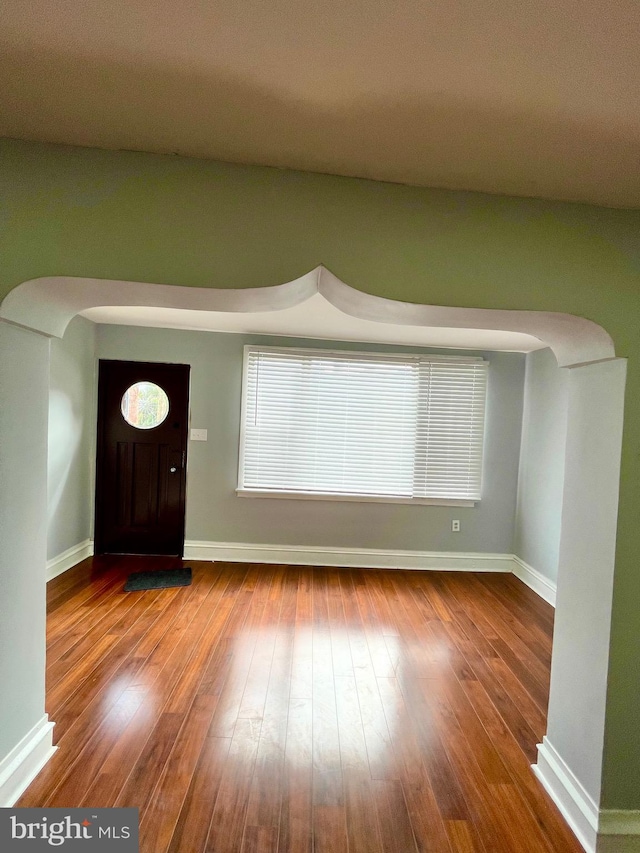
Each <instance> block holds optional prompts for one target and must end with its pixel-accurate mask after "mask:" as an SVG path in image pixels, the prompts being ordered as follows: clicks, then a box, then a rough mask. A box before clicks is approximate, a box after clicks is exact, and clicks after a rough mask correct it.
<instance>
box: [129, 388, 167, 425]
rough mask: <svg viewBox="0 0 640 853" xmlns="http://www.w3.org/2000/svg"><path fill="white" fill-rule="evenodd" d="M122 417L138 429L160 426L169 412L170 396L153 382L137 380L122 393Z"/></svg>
mask: <svg viewBox="0 0 640 853" xmlns="http://www.w3.org/2000/svg"><path fill="white" fill-rule="evenodd" d="M120 411H121V412H122V417H123V418H124V419H125V421H126V422H127V423H128V424H131V426H132V427H136V429H153V428H154V427H157V426H160V424H161V423H162V422H163V421H164V420H165V419H166V417H167V415H168V414H169V398H168V397H167V395H166V394H165V392H164V391H163V390H162V388H161V387H160V386H159V385H156V384H155V383H153V382H136V383H135V385H131V386H130V387H129V388H127V390H126V391H125V392H124V394H123V395H122V402H121V403H120Z"/></svg>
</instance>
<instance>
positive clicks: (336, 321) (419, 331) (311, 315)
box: [82, 293, 547, 352]
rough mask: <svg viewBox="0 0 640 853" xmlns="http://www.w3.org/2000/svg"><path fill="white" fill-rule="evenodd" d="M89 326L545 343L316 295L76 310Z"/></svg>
mask: <svg viewBox="0 0 640 853" xmlns="http://www.w3.org/2000/svg"><path fill="white" fill-rule="evenodd" d="M82 315H83V316H84V317H87V318H88V319H89V320H92V321H93V322H94V323H119V324H121V325H125V326H154V327H158V328H163V329H192V330H193V329H197V330H204V331H217V332H241V333H245V334H262V335H278V336H288V337H297V338H316V339H321V340H335V341H370V342H373V343H386V344H401V345H406V346H421V347H454V348H456V349H474V350H504V351H507V352H532V351H533V350H536V349H541V348H542V347H545V346H547V344H545V343H543V342H542V341H540V340H539V339H538V338H535V337H533V335H527V334H524V333H522V332H507V331H502V330H496V329H452V328H436V327H430V326H426V327H425V326H409V325H396V324H394V323H381V322H375V321H373V320H363V319H360V318H358V317H352V316H349V315H348V314H344V313H343V312H342V311H340V310H338V308H336V307H334V306H333V305H332V304H331V303H330V302H328V301H327V300H326V299H325V298H324V297H323V296H322V295H321V294H320V293H316V294H315V295H314V296H312V297H310V298H309V299H307V301H306V302H303V303H302V304H300V305H295V306H293V307H292V308H285V309H283V310H280V311H260V312H243V313H238V312H227V311H192V310H183V309H175V308H155V307H154V308H151V307H139V306H126V307H123V306H115V307H114V306H111V307H100V308H89V309H87V310H86V311H83V312H82Z"/></svg>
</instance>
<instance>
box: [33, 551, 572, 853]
mask: <svg viewBox="0 0 640 853" xmlns="http://www.w3.org/2000/svg"><path fill="white" fill-rule="evenodd" d="M173 565H176V561H175V560H168V559H163V560H158V559H157V558H154V559H150V558H131V557H128V558H123V557H121V558H115V557H109V558H104V557H103V558H95V559H93V560H87V561H85V562H84V563H82V564H81V565H80V566H77V567H76V568H75V569H73V570H71V571H69V572H67V573H66V574H64V575H61V576H60V577H59V578H57V579H55V580H54V581H52V582H51V583H50V584H49V589H48V602H49V617H48V658H47V711H48V712H49V715H50V717H51V719H53V720H54V721H55V722H56V724H57V725H56V729H55V731H56V739H57V744H58V746H59V749H58V751H57V752H56V754H55V755H54V757H53V758H52V760H51V761H50V762H49V764H48V765H47V766H46V767H45V768H44V770H43V771H42V772H41V774H40V775H39V776H38V778H37V779H36V780H35V781H34V782H33V783H32V785H31V786H30V788H29V789H28V790H27V792H26V793H25V794H24V796H23V797H22V799H21V800H20V802H19V805H21V806H80V805H87V806H95V807H98V806H137V807H138V808H139V810H140V818H141V824H140V838H141V845H140V849H141V851H142V853H205V851H206V853H231V851H234V853H267V851H273V852H274V853H275V851H280V852H281V853H284V851H287V853H311V851H314V853H324V851H330V853H341V851H345V853H346V851H348V853H360V851H362V853H416V852H417V851H420V853H423V851H425V853H426V851H429V853H458V851H460V853H467V851H480V852H481V853H501V851H504V853H538V851H540V853H542V852H543V851H544V853H579V851H580V850H581V847H580V845H579V844H578V842H577V841H576V840H575V838H574V836H573V835H572V833H571V832H570V830H569V829H568V827H567V826H566V824H565V823H564V821H563V820H562V818H561V817H560V815H559V813H558V812H557V810H556V808H555V806H554V805H553V804H552V803H551V801H550V800H549V798H548V797H547V795H546V794H545V793H544V791H543V790H542V788H541V787H540V785H539V783H538V782H537V780H536V779H535V777H534V775H533V773H532V771H531V769H530V766H529V765H530V764H531V762H533V761H534V760H535V745H536V743H537V742H539V741H540V740H541V738H542V735H543V734H544V731H545V712H546V701H547V691H548V680H549V665H550V658H551V630H552V625H553V611H552V609H551V607H549V606H548V605H547V604H545V603H544V602H543V601H541V600H540V599H539V598H538V597H537V596H536V595H535V594H534V593H532V592H531V591H530V590H529V589H527V588H526V587H525V586H524V585H523V584H521V583H520V581H518V580H517V579H516V578H515V577H513V576H512V575H499V574H483V575H468V574H458V573H437V572H403V571H374V570H344V569H326V568H313V569H311V568H296V567H288V566H262V565H241V564H232V563H215V564H212V563H197V562H195V563H194V562H191V563H189V565H191V566H193V569H194V572H193V575H194V579H193V584H192V585H191V586H189V587H183V588H178V589H167V590H151V591H145V592H136V593H123V592H122V585H123V582H124V579H125V578H126V576H127V575H128V574H129V572H130V571H138V570H140V569H144V568H159V567H166V568H169V567H171V566H173Z"/></svg>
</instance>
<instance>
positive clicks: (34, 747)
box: [0, 714, 58, 808]
mask: <svg viewBox="0 0 640 853" xmlns="http://www.w3.org/2000/svg"><path fill="white" fill-rule="evenodd" d="M54 725H55V724H54V723H50V722H49V716H48V715H47V714H45V715H44V716H43V717H42V719H41V720H39V721H38V722H37V723H36V724H35V726H34V727H33V728H32V729H31V731H29V732H27V734H26V735H25V736H24V737H23V738H22V740H21V741H20V742H19V743H18V744H17V745H16V746H15V747H14V748H13V749H12V750H11V752H10V753H9V754H8V755H7V756H5V758H3V759H2V761H0V808H8V807H10V806H13V805H14V804H15V803H16V802H17V800H18V799H19V798H20V797H21V796H22V794H23V793H24V792H25V791H26V789H27V788H28V787H29V785H30V784H31V782H33V780H34V779H35V777H36V776H37V775H38V773H39V772H40V771H41V770H42V768H43V767H44V765H45V764H46V763H47V761H48V760H49V759H50V758H51V756H52V755H53V753H54V752H55V751H56V750H57V748H58V747H57V746H54V745H53V727H54Z"/></svg>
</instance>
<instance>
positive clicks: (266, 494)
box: [236, 489, 478, 507]
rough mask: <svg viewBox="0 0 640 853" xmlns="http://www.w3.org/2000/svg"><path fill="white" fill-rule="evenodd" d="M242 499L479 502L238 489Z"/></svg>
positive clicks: (426, 503) (428, 503)
mask: <svg viewBox="0 0 640 853" xmlns="http://www.w3.org/2000/svg"><path fill="white" fill-rule="evenodd" d="M236 495H238V497H241V498H280V499H285V500H302V501H351V502H353V501H355V502H357V503H384V504H418V505H419V506H471V507H473V506H475V505H476V503H478V501H471V500H457V499H454V498H402V497H397V498H394V497H392V496H390V495H336V494H319V493H317V492H280V491H275V490H271V489H236Z"/></svg>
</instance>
